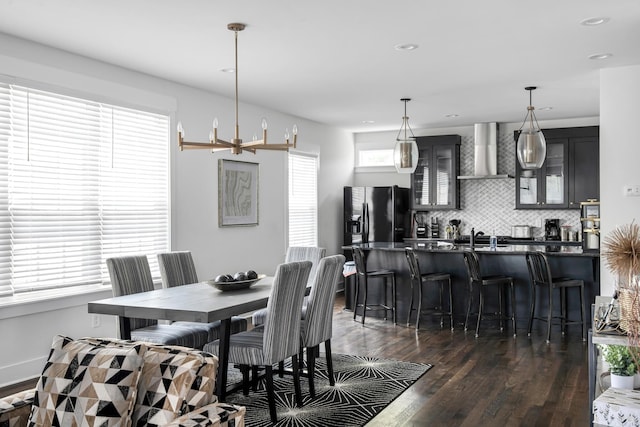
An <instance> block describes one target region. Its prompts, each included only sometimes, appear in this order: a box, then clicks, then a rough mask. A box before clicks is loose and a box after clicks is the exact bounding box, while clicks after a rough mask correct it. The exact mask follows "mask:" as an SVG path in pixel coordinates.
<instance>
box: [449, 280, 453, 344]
mask: <svg viewBox="0 0 640 427" xmlns="http://www.w3.org/2000/svg"><path fill="white" fill-rule="evenodd" d="M449 322H450V323H451V330H452V331H453V291H452V290H451V277H449Z"/></svg>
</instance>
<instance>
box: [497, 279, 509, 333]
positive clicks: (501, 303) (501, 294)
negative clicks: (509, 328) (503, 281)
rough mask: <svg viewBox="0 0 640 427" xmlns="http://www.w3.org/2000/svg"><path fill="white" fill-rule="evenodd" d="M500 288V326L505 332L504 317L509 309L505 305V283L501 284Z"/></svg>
mask: <svg viewBox="0 0 640 427" xmlns="http://www.w3.org/2000/svg"><path fill="white" fill-rule="evenodd" d="M499 286H500V287H499V288H498V323H499V325H498V327H499V328H500V332H504V318H505V317H506V316H507V311H506V310H505V306H504V293H505V292H506V289H505V288H506V286H505V285H499Z"/></svg>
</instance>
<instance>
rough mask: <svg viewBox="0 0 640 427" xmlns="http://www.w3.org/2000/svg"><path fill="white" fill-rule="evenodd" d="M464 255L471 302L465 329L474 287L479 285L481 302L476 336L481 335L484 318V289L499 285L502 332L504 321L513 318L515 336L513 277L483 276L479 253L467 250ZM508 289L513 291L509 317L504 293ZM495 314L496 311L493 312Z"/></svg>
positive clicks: (468, 313)
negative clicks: (481, 322) (481, 323)
mask: <svg viewBox="0 0 640 427" xmlns="http://www.w3.org/2000/svg"><path fill="white" fill-rule="evenodd" d="M462 255H463V256H464V263H465V265H466V266H467V274H468V275H469V303H468V305H467V317H466V319H465V321H464V330H465V331H466V330H467V327H468V324H469V315H470V314H471V300H472V298H473V289H474V287H476V286H477V287H478V289H479V294H480V296H479V304H478V313H477V314H478V322H477V324H476V338H478V336H479V331H480V321H481V320H482V316H483V315H484V314H489V313H484V299H485V296H484V290H485V289H486V288H488V287H489V286H497V287H498V297H499V301H498V313H497V316H498V320H499V322H500V332H502V331H504V321H505V320H508V319H511V320H512V322H513V336H514V337H515V336H516V304H515V302H516V300H515V293H514V289H513V278H512V277H510V276H482V275H481V274H480V260H479V259H478V254H476V253H475V252H474V251H472V250H471V251H465V252H463V254H462ZM506 289H509V290H510V292H511V316H510V317H508V316H507V315H506V310H505V307H504V301H503V300H504V298H503V293H504V291H505V290H506ZM493 314H495V313H493Z"/></svg>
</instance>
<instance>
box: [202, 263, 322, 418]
mask: <svg viewBox="0 0 640 427" xmlns="http://www.w3.org/2000/svg"><path fill="white" fill-rule="evenodd" d="M310 271H311V261H299V262H291V263H285V264H280V265H279V266H278V268H277V270H276V274H275V277H274V279H273V287H272V288H271V294H270V296H269V301H268V302H267V317H266V319H265V323H264V327H261V328H255V329H252V330H250V331H246V332H241V333H239V334H235V335H231V340H230V342H229V363H234V364H236V365H241V366H243V367H244V368H243V369H242V372H243V374H244V384H245V393H248V384H249V381H248V367H264V368H265V371H266V373H265V380H266V389H267V398H268V402H269V414H270V416H271V421H272V422H273V423H276V422H277V420H278V417H277V413H276V403H275V393H274V390H273V367H272V365H274V364H276V363H279V362H281V361H284V360H286V359H288V358H289V357H291V359H292V366H293V382H294V387H295V396H296V404H297V405H298V406H302V392H301V390H300V371H299V367H298V350H299V346H300V327H301V316H300V312H301V310H302V300H303V298H304V294H305V291H306V284H307V280H308V278H309V272H310ZM219 343H220V342H219V341H214V342H212V343H209V344H207V345H205V347H204V350H205V351H208V352H211V353H213V354H218V352H219Z"/></svg>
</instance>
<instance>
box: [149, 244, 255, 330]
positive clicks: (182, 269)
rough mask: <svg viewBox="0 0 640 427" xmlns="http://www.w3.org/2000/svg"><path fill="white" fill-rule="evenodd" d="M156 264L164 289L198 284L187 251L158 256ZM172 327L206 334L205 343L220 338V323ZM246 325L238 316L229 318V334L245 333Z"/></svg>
mask: <svg viewBox="0 0 640 427" xmlns="http://www.w3.org/2000/svg"><path fill="white" fill-rule="evenodd" d="M158 264H159V265H160V274H161V276H162V286H163V287H165V288H172V287H175V286H182V285H188V284H191V283H198V282H199V280H198V274H197V273H196V267H195V265H194V263H193V257H192V256H191V252H189V251H177V252H168V253H162V254H158ZM172 325H174V326H181V327H187V328H191V329H193V330H197V331H201V332H202V333H206V334H207V341H206V342H211V341H215V340H217V339H219V338H220V327H221V324H220V321H216V322H211V323H200V322H186V321H178V322H173V323H172ZM247 325H248V322H247V319H245V318H243V317H239V316H233V317H232V318H231V333H232V334H235V333H238V332H242V331H246V330H247Z"/></svg>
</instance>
